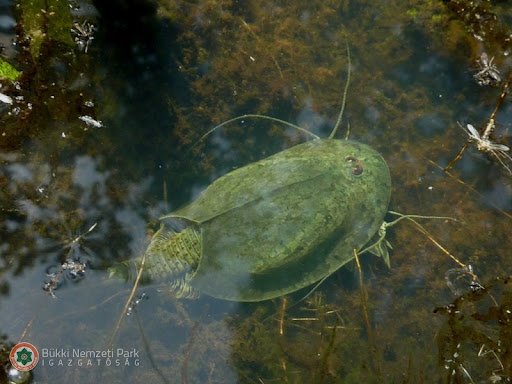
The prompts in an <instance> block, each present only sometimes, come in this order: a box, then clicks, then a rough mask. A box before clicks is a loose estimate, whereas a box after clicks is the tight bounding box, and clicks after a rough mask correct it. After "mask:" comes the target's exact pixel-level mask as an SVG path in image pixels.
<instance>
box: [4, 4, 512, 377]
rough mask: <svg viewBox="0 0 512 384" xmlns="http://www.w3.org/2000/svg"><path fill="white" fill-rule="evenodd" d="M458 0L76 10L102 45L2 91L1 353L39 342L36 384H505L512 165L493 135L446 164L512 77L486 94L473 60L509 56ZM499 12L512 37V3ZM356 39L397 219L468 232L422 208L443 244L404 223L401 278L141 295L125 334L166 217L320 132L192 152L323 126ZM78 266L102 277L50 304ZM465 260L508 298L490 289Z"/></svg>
mask: <svg viewBox="0 0 512 384" xmlns="http://www.w3.org/2000/svg"><path fill="white" fill-rule="evenodd" d="M98 3H99V2H98ZM448 3H449V5H450V6H446V5H445V4H444V3H442V2H439V3H436V2H426V3H425V4H421V5H418V4H416V2H412V1H411V2H407V1H400V2H389V1H380V2H375V1H373V2H361V1H359V2H351V1H344V2H341V3H340V2H335V1H327V2H326V1H322V2H312V1H307V2H306V1H282V2H275V1H273V2H272V1H269V2H267V1H263V2H262V1H258V2H252V1H249V2H244V3H239V2H236V1H223V0H215V1H214V0H211V1H210V0H201V1H197V2H194V3H187V2H165V1H161V2H160V4H158V6H156V5H153V4H152V3H145V2H138V3H137V4H136V5H135V4H134V5H132V6H130V7H124V6H123V5H122V4H123V3H122V2H119V4H114V3H112V4H111V5H105V4H104V3H102V4H96V6H97V10H94V8H93V7H92V6H91V4H88V3H86V2H84V3H81V8H80V10H75V11H74V14H73V17H74V18H75V20H79V21H81V22H82V21H83V20H89V21H91V22H92V23H93V24H94V25H95V26H96V27H97V30H96V32H95V34H94V37H95V39H94V40H92V42H91V44H90V46H89V47H88V52H87V53H85V52H80V51H78V49H77V48H76V47H65V46H63V45H62V44H56V43H54V45H51V44H50V45H49V47H51V48H52V49H48V50H47V51H44V54H43V56H42V58H40V59H39V60H40V61H39V62H38V63H36V64H35V66H34V67H31V68H35V75H33V76H32V77H31V76H27V77H26V78H24V79H22V81H21V84H20V89H19V90H16V89H14V88H7V87H6V88H5V89H4V88H2V89H0V91H1V92H4V93H7V92H8V91H9V92H11V95H12V96H17V95H18V96H23V100H21V99H20V100H18V101H16V103H15V104H14V105H12V106H8V105H0V107H1V108H0V113H2V116H1V118H2V125H1V127H0V135H1V136H0V159H1V164H0V186H1V190H0V202H1V203H0V204H1V205H0V215H1V216H0V238H1V240H2V241H1V244H0V292H1V293H2V295H1V296H0V335H4V336H5V337H4V339H0V347H2V346H3V347H4V348H0V357H1V358H5V350H8V349H10V346H12V344H14V343H16V342H18V341H20V340H23V341H28V342H30V343H32V344H34V345H35V346H37V347H38V349H39V351H40V354H41V355H40V362H39V364H38V366H37V367H36V368H35V369H34V371H33V382H34V383H46V382H51V381H53V382H64V381H71V380H73V381H74V382H80V383H89V382H96V381H98V380H100V381H102V382H107V381H108V382H113V383H115V382H130V383H139V382H144V381H149V380H151V381H153V382H163V383H166V382H167V383H208V382H210V383H286V382H288V383H312V382H314V383H361V382H366V383H374V382H375V383H377V382H385V383H399V382H400V383H421V382H427V383H445V382H446V383H451V382H453V383H472V382H475V383H476V382H482V383H483V382H491V380H492V379H496V378H501V379H502V380H503V382H508V381H505V380H507V379H508V377H510V376H512V372H511V366H512V360H511V358H510V356H509V353H508V351H509V350H510V349H509V346H508V343H509V341H508V340H509V339H510V338H509V337H508V335H509V332H510V325H509V324H508V321H509V319H508V313H509V312H507V311H509V309H508V308H509V303H510V298H511V297H510V293H509V290H508V288H507V287H508V285H507V284H508V281H503V280H496V278H497V277H505V276H507V275H509V274H510V262H509V248H508V246H509V245H510V241H511V240H510V236H509V232H510V227H511V220H512V216H511V214H512V213H511V212H510V210H511V208H512V206H511V198H510V196H511V178H510V175H509V174H508V173H507V171H506V169H505V168H504V167H503V166H502V165H500V164H499V163H498V162H497V161H495V159H493V158H490V157H488V156H486V155H485V154H482V153H480V152H478V151H477V150H476V148H475V147H474V146H471V147H469V148H468V149H467V150H466V152H465V153H464V155H463V156H462V158H461V160H460V161H459V162H458V163H457V164H456V165H455V167H454V168H453V169H452V170H451V173H450V174H446V173H444V172H443V171H442V167H444V166H446V165H447V164H448V163H449V162H450V160H452V159H453V158H454V157H455V156H456V154H457V152H458V151H459V149H460V148H461V146H462V145H463V144H464V143H465V141H466V139H467V134H466V133H465V131H464V130H463V128H461V127H460V126H459V125H458V122H459V123H460V124H461V125H462V126H465V125H466V124H467V123H471V124H473V125H474V126H475V127H477V128H478V129H480V132H482V128H483V127H484V126H485V124H486V122H487V120H488V119H489V117H490V115H491V113H492V111H493V109H494V107H495V105H496V103H497V102H498V99H499V95H500V87H499V86H498V87H484V86H479V85H478V84H476V82H475V80H474V79H473V74H474V73H475V69H474V68H475V65H476V64H475V61H476V60H477V59H478V58H479V57H480V54H481V53H482V52H484V51H485V52H487V54H488V55H489V57H494V62H495V64H496V65H497V67H498V68H499V70H500V71H501V76H502V77H503V79H505V78H506V77H507V75H508V73H509V71H510V64H511V63H510V59H509V56H508V52H509V51H508V50H509V48H510V47H509V43H508V42H506V41H502V40H500V35H499V34H498V33H491V32H489V31H488V30H486V29H485V28H484V27H485V26H486V25H484V26H483V27H482V28H484V32H485V31H488V33H487V34H486V35H485V36H484V37H483V41H482V40H481V39H479V38H481V36H480V35H481V32H482V30H481V29H478V30H476V29H475V28H476V26H475V24H471V23H469V22H468V21H467V20H468V18H464V17H463V15H462V16H461V14H460V9H458V8H457V7H456V5H457V4H459V3H460V2H448ZM109 4H110V2H109ZM0 5H2V6H3V3H0ZM487 7H488V8H487V10H488V11H489V12H490V11H492V12H493V13H494V14H496V15H497V19H496V20H495V21H494V23H496V26H497V27H496V28H495V29H493V30H494V31H495V30H500V28H501V29H503V30H506V28H507V23H506V22H507V20H509V19H510V15H511V13H512V9H511V7H510V5H507V4H505V3H500V5H495V6H490V5H487ZM457 12H459V13H457ZM479 12H480V14H482V15H487V14H485V13H483V11H482V10H479ZM464 20H466V24H464ZM486 20H490V19H486ZM10 33H11V34H12V31H11V32H10ZM509 33H510V31H509ZM475 34H479V35H478V37H479V38H476V37H475ZM346 43H348V45H349V47H350V52H351V62H352V63H351V64H352V65H351V69H352V72H351V83H350V88H349V92H348V99H347V106H346V110H345V114H344V118H343V122H342V128H343V130H342V132H339V133H338V137H343V136H344V135H345V132H346V129H347V127H348V126H350V138H351V139H353V140H358V141H360V142H364V143H366V144H368V145H370V146H372V147H373V148H375V149H376V150H378V151H379V152H380V153H381V154H382V155H383V157H384V158H385V159H386V161H387V163H388V165H389V168H390V171H391V176H392V183H393V190H392V197H391V203H390V209H391V210H394V211H399V212H402V213H408V214H419V215H435V216H450V217H453V218H455V219H457V220H458V221H457V222H454V221H449V220H429V219H418V222H420V223H421V224H422V225H423V226H424V228H425V229H426V231H428V234H427V235H425V233H422V232H421V231H419V230H418V227H416V226H415V225H414V223H412V222H410V221H407V220H405V221H403V222H401V223H400V224H398V225H396V226H394V227H391V228H389V229H388V240H389V241H390V243H391V244H392V246H393V249H392V251H391V254H390V257H391V269H387V267H386V266H385V264H384V263H383V261H382V260H381V259H379V258H376V257H374V256H372V255H370V254H364V255H362V256H361V264H362V265H361V268H362V269H361V270H362V274H361V273H360V272H359V269H358V268H357V267H356V266H355V265H354V264H355V263H351V264H350V265H349V266H347V267H344V268H342V269H340V270H339V271H337V272H336V273H334V274H333V275H332V276H330V277H329V278H328V279H327V280H326V281H324V282H323V283H322V284H321V285H320V286H319V287H318V288H317V289H316V290H315V291H314V292H313V293H312V294H311V295H309V296H308V297H307V298H306V299H304V300H302V298H303V297H304V296H305V295H307V294H308V292H310V289H305V290H302V291H300V292H297V293H296V294H293V295H289V296H287V297H284V298H280V299H275V300H270V301H266V302H262V303H254V304H244V303H232V302H226V301H222V300H216V299H212V298H209V297H208V296H205V295H203V296H202V297H201V298H200V299H198V300H193V301H187V300H176V299H174V298H172V297H171V295H169V294H168V293H166V292H164V291H162V290H161V289H158V288H155V287H150V286H141V287H139V289H138V291H137V293H136V297H141V295H142V294H144V297H143V298H141V300H140V302H139V303H138V304H137V305H136V307H135V308H134V309H133V310H132V311H131V314H130V315H129V316H125V317H124V318H123V321H122V324H121V325H120V326H119V327H118V326H117V321H118V318H119V316H120V315H121V314H122V313H123V307H124V305H125V302H126V300H127V298H128V296H129V293H130V289H131V287H132V284H133V282H126V283H125V282H122V281H117V280H112V279H109V278H108V271H107V268H108V267H109V266H111V265H113V264H115V263H116V262H118V261H121V260H126V259H131V258H136V257H138V256H140V255H141V254H142V252H143V250H144V248H145V246H146V245H147V242H148V240H149V238H150V236H151V233H152V231H154V230H155V229H156V228H157V219H158V217H159V216H161V215H162V214H164V213H167V212H170V211H172V210H174V209H177V208H179V207H180V206H182V205H183V204H186V203H187V202H190V201H192V200H193V199H194V198H195V197H196V196H197V195H198V194H199V193H200V192H201V191H202V190H203V189H204V188H205V187H206V186H208V184H210V183H211V182H212V181H213V180H215V179H216V178H218V177H219V176H221V175H223V174H225V173H227V172H229V171H230V170H232V169H234V168H236V167H240V166H243V165H245V164H247V163H249V162H252V161H256V160H258V159H261V158H263V157H266V156H268V155H270V154H273V153H276V152H278V151H280V150H282V149H285V148H288V147H290V146H291V145H293V144H297V143H299V142H302V141H303V140H305V139H307V138H306V137H304V136H303V135H301V134H299V133H298V132H296V131H294V130H291V129H288V128H285V127H279V126H277V125H272V124H267V123H261V122H258V121H255V122H249V121H247V122H244V123H234V124H233V125H231V126H228V127H224V128H223V129H221V130H217V131H216V132H215V133H213V134H212V135H211V136H210V137H209V138H207V139H206V140H205V141H204V142H202V143H200V144H199V145H197V146H194V143H196V142H197V141H198V140H199V138H200V137H201V135H203V134H204V133H206V132H207V131H208V130H209V129H210V128H211V127H213V126H215V125H216V124H219V123H221V122H222V121H225V120H227V119H229V118H232V117H234V116H237V115H240V114H246V113H259V114H266V115H271V116H275V117H278V118H281V119H284V120H286V121H290V122H292V123H296V124H298V125H300V126H301V127H304V128H307V129H309V130H310V131H311V132H313V133H315V134H318V135H321V136H327V135H328V133H329V132H330V130H331V129H332V127H333V125H334V123H335V120H336V117H337V113H338V111H339V108H340V104H341V98H342V94H343V87H344V85H345V81H346V74H347V54H346V50H345V44H346ZM70 51H71V52H73V55H70V54H69V52H70ZM18 60H19V63H18V65H19V67H20V69H23V68H29V67H30V64H29V63H27V61H26V60H27V59H26V55H25V56H23V55H22V54H20V55H19V57H18ZM35 78H36V79H37V81H36V80H34V79H35ZM29 104H30V106H29ZM15 108H18V109H19V110H15ZM85 115H86V116H90V117H91V118H93V119H95V120H96V121H101V123H102V126H101V127H94V126H91V125H87V124H86V123H85V122H84V121H83V120H80V119H79V116H85ZM511 115H512V106H511V104H510V97H508V98H507V99H506V100H505V102H504V103H503V105H502V107H501V108H500V110H499V112H498V114H497V115H496V122H497V124H496V125H497V127H496V135H495V136H493V138H494V140H496V142H499V143H502V144H507V145H508V143H509V135H508V131H509V128H510V123H509V121H510V118H511ZM386 219H387V220H388V221H390V220H393V219H394V217H393V216H392V215H389V216H387V217H386ZM434 241H435V242H436V243H434ZM436 244H437V245H436ZM441 246H442V247H444V248H443V249H444V250H443V249H442V248H441ZM447 252H450V253H451V255H452V256H453V258H451V257H450V256H449V255H448V254H447ZM67 259H72V260H75V261H79V262H83V263H87V267H86V269H85V272H84V274H83V277H82V276H81V274H79V275H80V277H81V278H80V279H71V278H69V277H68V278H62V279H61V280H62V281H63V283H62V285H55V286H54V287H53V286H52V287H53V288H54V289H52V293H53V295H54V296H55V297H52V294H51V293H50V292H48V291H45V290H43V289H42V287H43V285H44V284H45V283H48V281H49V280H48V277H47V273H48V272H54V271H56V270H58V268H59V266H61V265H62V263H64V262H65V261H66V260H67ZM454 259H456V260H458V262H459V264H458V263H457V262H456V261H455V260H454ZM460 264H464V265H466V266H468V265H471V266H472V269H473V273H474V274H475V275H476V276H477V277H478V283H479V284H481V285H483V286H485V287H487V286H489V291H488V292H485V293H482V292H483V291H482V290H479V289H475V288H474V287H473V289H474V290H476V293H471V286H470V284H471V282H472V280H474V277H475V276H473V278H472V277H471V276H470V275H469V274H468V273H464V271H463V270H462V269H461V265H460ZM360 279H361V280H360ZM360 282H362V285H361V284H360ZM464 295H465V296H464ZM461 296H462V297H464V299H463V300H461V299H458V301H456V300H457V298H458V297H461ZM453 302H455V303H456V304H455V305H454V306H453V307H451V308H448V309H446V308H444V307H445V306H447V305H448V304H450V303H453ZM436 309H437V310H436ZM510 310H512V308H510ZM463 316H464V317H463ZM116 329H117V331H115V330H116ZM114 333H115V335H114ZM113 335H114V336H113ZM2 340H3V341H2ZM118 348H123V349H124V350H125V351H135V352H136V353H135V355H133V356H129V357H127V358H125V357H124V356H123V357H122V358H121V357H119V365H118V366H116V361H115V360H116V357H113V358H112V359H111V361H110V365H108V362H107V359H106V358H100V359H90V360H91V361H90V364H89V365H87V364H88V361H86V360H83V361H82V363H79V360H80V359H79V358H78V357H73V356H70V357H69V358H68V357H67V356H63V357H58V356H57V357H43V356H42V353H43V352H42V351H43V350H46V351H48V352H49V351H56V350H59V349H63V350H65V351H69V352H70V354H71V355H72V353H73V351H74V350H77V351H88V350H91V351H92V350H100V351H109V350H112V351H113V353H114V354H116V353H117V349H118ZM489 351H492V352H489ZM479 352H480V353H479ZM59 364H62V365H61V366H59ZM80 364H83V365H80ZM92 378H93V379H94V380H92ZM1 380H2V376H1V375H0V382H1Z"/></svg>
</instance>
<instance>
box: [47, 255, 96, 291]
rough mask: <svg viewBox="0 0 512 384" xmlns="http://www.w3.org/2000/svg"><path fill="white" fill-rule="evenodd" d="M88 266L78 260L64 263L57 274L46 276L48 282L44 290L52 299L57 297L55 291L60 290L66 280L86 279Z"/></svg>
mask: <svg viewBox="0 0 512 384" xmlns="http://www.w3.org/2000/svg"><path fill="white" fill-rule="evenodd" d="M86 267H87V264H86V263H84V262H81V261H78V260H71V259H68V260H66V261H64V263H62V264H61V265H60V266H59V267H58V268H57V270H56V271H55V272H48V273H47V274H46V276H47V277H48V281H46V282H45V283H44V285H43V290H45V291H47V292H48V293H49V294H50V295H52V297H56V296H55V293H54V291H55V290H56V289H58V288H59V287H60V286H61V285H62V283H63V281H64V278H67V279H69V280H72V281H77V280H81V279H82V278H84V277H85V269H86Z"/></svg>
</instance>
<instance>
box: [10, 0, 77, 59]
mask: <svg viewBox="0 0 512 384" xmlns="http://www.w3.org/2000/svg"><path fill="white" fill-rule="evenodd" d="M18 5H19V11H20V13H21V15H20V17H21V25H22V29H23V32H24V35H25V37H26V38H28V39H29V47H30V48H29V49H30V53H31V55H32V58H33V59H34V60H38V59H39V56H40V54H41V48H42V45H43V43H45V42H54V43H60V44H64V45H67V46H72V45H73V39H72V38H71V27H72V22H73V20H72V17H71V13H70V7H69V1H67V0H19V3H18Z"/></svg>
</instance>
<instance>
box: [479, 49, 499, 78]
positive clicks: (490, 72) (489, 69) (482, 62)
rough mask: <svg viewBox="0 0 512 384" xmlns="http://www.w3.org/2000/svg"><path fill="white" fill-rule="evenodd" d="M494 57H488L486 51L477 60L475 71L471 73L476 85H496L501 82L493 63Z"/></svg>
mask: <svg viewBox="0 0 512 384" xmlns="http://www.w3.org/2000/svg"><path fill="white" fill-rule="evenodd" d="M493 61H494V57H491V58H490V59H489V56H487V53H485V52H483V53H482V54H481V55H480V58H479V59H478V60H477V62H476V63H477V69H476V70H477V72H476V73H475V74H474V75H473V78H474V79H475V80H476V82H477V83H478V85H482V86H485V85H491V86H496V85H498V84H499V83H500V82H501V76H500V71H499V70H498V67H496V65H495V64H494V63H493Z"/></svg>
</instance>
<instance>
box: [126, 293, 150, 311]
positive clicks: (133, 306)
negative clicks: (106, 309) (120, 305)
mask: <svg viewBox="0 0 512 384" xmlns="http://www.w3.org/2000/svg"><path fill="white" fill-rule="evenodd" d="M144 299H148V295H146V292H142V293H141V294H140V295H139V296H138V297H137V298H136V299H135V300H132V301H131V302H130V306H129V307H128V310H127V311H126V316H130V315H131V314H132V313H133V311H134V310H135V309H136V307H137V306H138V305H139V304H140V302H141V301H142V300H144Z"/></svg>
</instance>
